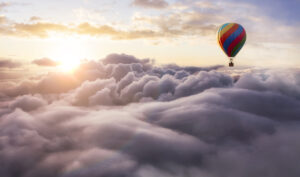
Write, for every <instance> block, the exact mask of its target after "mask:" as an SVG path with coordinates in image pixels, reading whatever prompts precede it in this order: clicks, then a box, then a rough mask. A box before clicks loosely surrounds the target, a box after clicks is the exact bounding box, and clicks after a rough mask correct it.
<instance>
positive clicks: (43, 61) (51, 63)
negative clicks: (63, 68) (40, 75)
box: [32, 58, 59, 66]
mask: <svg viewBox="0 0 300 177" xmlns="http://www.w3.org/2000/svg"><path fill="white" fill-rule="evenodd" d="M32 63H33V64H36V65H39V66H57V65H59V63H58V62H56V61H53V60H51V59H49V58H41V59H36V60H33V61H32Z"/></svg>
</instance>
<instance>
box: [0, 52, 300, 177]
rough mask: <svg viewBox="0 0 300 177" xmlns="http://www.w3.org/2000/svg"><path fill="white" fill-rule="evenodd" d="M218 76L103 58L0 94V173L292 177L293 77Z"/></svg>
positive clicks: (271, 72)
mask: <svg viewBox="0 0 300 177" xmlns="http://www.w3.org/2000/svg"><path fill="white" fill-rule="evenodd" d="M220 67H221V66H214V67H207V68H204V67H183V66H177V65H172V64H170V65H164V66H156V65H154V61H152V60H150V59H138V58H136V57H134V56H130V55H126V54H111V55H109V56H107V57H105V58H103V59H101V60H99V61H86V62H84V63H82V65H81V67H80V68H79V69H78V70H77V71H75V72H74V74H68V75H67V74H65V73H49V74H46V75H42V76H37V77H31V78H28V79H27V80H26V81H23V82H21V83H10V84H6V86H5V87H2V85H1V87H0V88H1V89H3V88H6V91H2V90H1V93H3V94H4V95H2V96H5V97H2V98H1V99H0V100H1V101H0V149H1V151H0V174H1V176H7V177H10V176H21V177H23V176H24V177H26V176H30V177H38V176H49V177H52V176H72V177H73V176H91V177H93V176H105V177H109V176H128V177H143V176H158V177H160V176H161V177H163V176H178V177H184V176H210V177H218V176H224V175H225V176H233V177H247V176H249V175H251V176H267V177H268V176H269V177H279V176H290V177H298V176H299V175H300V171H299V168H298V164H299V163H298V162H299V159H298V157H299V155H300V150H299V146H300V144H299V142H298V141H295V140H297V139H299V138H300V137H299V135H300V127H299V125H300V124H299V121H300V119H299V114H300V110H299V107H300V96H299V94H300V92H299V90H300V84H299V83H300V82H299V78H300V77H299V73H300V71H299V70H275V69H244V70H243V72H242V71H241V70H240V69H238V68H237V71H236V72H237V73H238V74H239V77H238V78H235V79H234V78H232V76H230V75H228V74H226V73H230V72H234V71H233V70H232V69H231V70H230V72H229V71H227V69H226V68H221V69H220ZM0 84H1V83H0ZM24 159H28V160H26V162H25V161H24Z"/></svg>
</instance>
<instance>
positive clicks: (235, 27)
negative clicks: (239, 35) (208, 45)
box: [221, 24, 239, 47]
mask: <svg viewBox="0 0 300 177" xmlns="http://www.w3.org/2000/svg"><path fill="white" fill-rule="evenodd" d="M238 28H239V25H237V24H234V25H233V26H232V27H231V28H230V29H229V30H228V31H227V32H226V33H224V34H223V36H221V42H222V44H223V47H224V42H225V41H226V39H227V38H229V37H230V35H231V34H232V33H234V32H235V31H236V30H237V29H238Z"/></svg>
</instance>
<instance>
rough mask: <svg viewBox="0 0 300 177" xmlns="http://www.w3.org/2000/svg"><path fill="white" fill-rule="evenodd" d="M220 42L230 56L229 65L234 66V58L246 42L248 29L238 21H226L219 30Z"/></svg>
mask: <svg viewBox="0 0 300 177" xmlns="http://www.w3.org/2000/svg"><path fill="white" fill-rule="evenodd" d="M218 42H219V45H220V47H221V48H222V50H223V51H224V52H225V54H226V55H227V56H228V57H229V66H230V67H233V66H234V64H233V58H234V57H235V56H236V55H237V54H238V53H239V51H240V50H241V48H242V47H243V46H244V44H245V42H246V31H245V29H244V28H243V27H242V25H240V24H237V23H225V24H224V25H222V26H221V27H220V29H219V31H218Z"/></svg>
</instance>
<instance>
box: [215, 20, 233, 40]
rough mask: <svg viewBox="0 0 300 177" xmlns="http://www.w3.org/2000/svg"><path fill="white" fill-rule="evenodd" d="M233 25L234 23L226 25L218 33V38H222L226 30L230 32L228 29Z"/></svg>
mask: <svg viewBox="0 0 300 177" xmlns="http://www.w3.org/2000/svg"><path fill="white" fill-rule="evenodd" d="M233 25H234V23H230V24H228V25H227V26H225V28H223V29H222V30H221V31H220V35H219V37H221V36H223V34H225V33H226V32H227V31H228V30H230V28H231V27H232V26H233Z"/></svg>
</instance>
